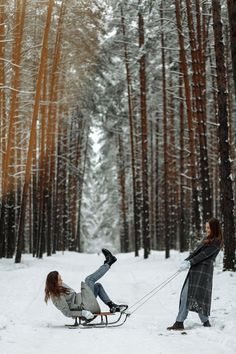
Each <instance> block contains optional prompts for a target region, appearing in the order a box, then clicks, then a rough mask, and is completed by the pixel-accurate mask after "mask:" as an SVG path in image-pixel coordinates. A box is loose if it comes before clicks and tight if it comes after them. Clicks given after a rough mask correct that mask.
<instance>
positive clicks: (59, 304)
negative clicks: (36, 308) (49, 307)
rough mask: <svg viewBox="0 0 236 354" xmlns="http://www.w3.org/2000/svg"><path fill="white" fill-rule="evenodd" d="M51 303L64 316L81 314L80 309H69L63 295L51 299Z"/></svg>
mask: <svg viewBox="0 0 236 354" xmlns="http://www.w3.org/2000/svg"><path fill="white" fill-rule="evenodd" d="M52 302H53V304H54V305H55V306H56V308H57V309H58V310H60V311H61V312H62V313H63V315H64V316H66V317H74V316H81V311H71V310H70V308H69V306H68V304H67V302H66V299H65V296H63V295H61V296H59V297H57V298H53V299H52Z"/></svg>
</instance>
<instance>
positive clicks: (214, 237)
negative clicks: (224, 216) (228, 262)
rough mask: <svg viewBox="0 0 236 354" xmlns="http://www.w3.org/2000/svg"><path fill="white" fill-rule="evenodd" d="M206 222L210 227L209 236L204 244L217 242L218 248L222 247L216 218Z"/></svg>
mask: <svg viewBox="0 0 236 354" xmlns="http://www.w3.org/2000/svg"><path fill="white" fill-rule="evenodd" d="M207 222H208V224H209V226H210V230H211V233H210V235H209V236H207V239H206V240H205V241H204V244H205V245H210V244H211V243H212V242H214V241H218V242H219V244H220V247H222V246H223V243H224V240H223V234H222V231H221V226H220V222H219V220H218V219H216V218H210V219H209V220H208V221H207Z"/></svg>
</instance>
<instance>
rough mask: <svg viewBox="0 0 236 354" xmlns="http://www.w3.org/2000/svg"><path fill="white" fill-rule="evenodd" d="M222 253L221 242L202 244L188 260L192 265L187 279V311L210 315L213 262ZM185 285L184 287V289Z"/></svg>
mask: <svg viewBox="0 0 236 354" xmlns="http://www.w3.org/2000/svg"><path fill="white" fill-rule="evenodd" d="M219 251H220V242H218V241H213V242H212V243H211V244H210V245H204V243H203V242H202V243H201V244H200V245H199V246H198V247H197V248H196V249H195V250H194V251H193V253H191V254H190V255H189V256H188V257H187V258H186V261H189V262H190V263H191V267H190V270H189V272H188V275H187V277H186V279H185V282H184V285H185V283H186V280H187V279H189V287H188V297H187V309H188V310H189V311H195V312H198V313H202V314H203V315H205V316H209V315H210V310H211V294H212V279H213V268H214V265H213V262H214V260H215V259H216V256H217V255H218V253H219ZM184 285H183V287H184Z"/></svg>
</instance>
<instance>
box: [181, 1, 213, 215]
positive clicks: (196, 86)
mask: <svg viewBox="0 0 236 354" xmlns="http://www.w3.org/2000/svg"><path fill="white" fill-rule="evenodd" d="M196 3H197V5H199V3H198V1H196ZM192 7H193V5H192V1H191V0H186V9H187V19H188V28H189V38H190V46H191V58H192V71H193V75H192V83H193V90H192V92H193V112H195V116H196V117H195V118H196V121H197V127H198V129H197V132H198V139H199V152H200V160H199V165H200V177H201V178H200V182H201V192H202V212H203V221H204V222H206V221H207V220H208V219H209V218H210V217H211V216H212V195H211V188H210V179H209V166H208V153H207V141H206V109H205V107H204V102H205V100H204V99H203V97H204V92H205V85H204V78H205V72H204V71H203V70H202V69H203V66H202V57H204V53H203V52H202V48H203V46H202V35H201V32H202V28H201V23H200V13H199V12H200V8H199V6H197V34H198V43H197V38H196V37H195V33H196V30H195V28H194V21H193V14H192Z"/></svg>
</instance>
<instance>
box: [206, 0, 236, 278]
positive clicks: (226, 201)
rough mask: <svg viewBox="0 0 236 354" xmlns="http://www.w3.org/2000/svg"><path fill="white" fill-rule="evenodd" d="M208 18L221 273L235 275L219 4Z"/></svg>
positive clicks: (215, 0) (218, 1)
mask: <svg viewBox="0 0 236 354" xmlns="http://www.w3.org/2000/svg"><path fill="white" fill-rule="evenodd" d="M212 14H213V31H214V45H215V58H216V73H217V89H218V96H217V103H218V121H219V129H218V136H219V153H220V192H221V198H220V199H221V212H222V217H223V230H224V240H225V253H224V270H231V271H235V262H236V259H235V225H234V213H233V210H234V200H233V188H232V179H231V162H230V156H229V132H228V109H227V82H226V66H225V58H224V43H223V30H222V22H221V4H220V0H212Z"/></svg>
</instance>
